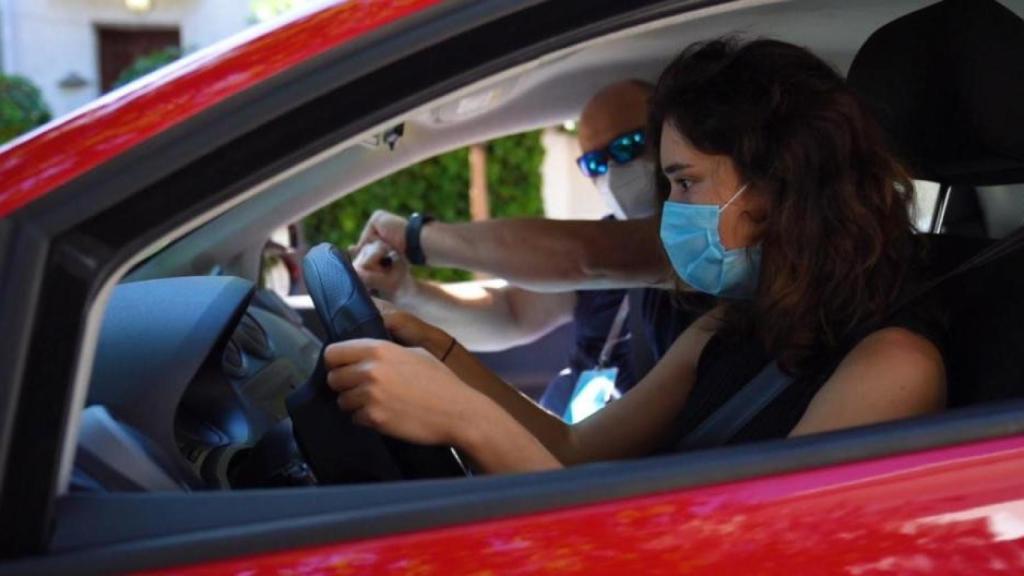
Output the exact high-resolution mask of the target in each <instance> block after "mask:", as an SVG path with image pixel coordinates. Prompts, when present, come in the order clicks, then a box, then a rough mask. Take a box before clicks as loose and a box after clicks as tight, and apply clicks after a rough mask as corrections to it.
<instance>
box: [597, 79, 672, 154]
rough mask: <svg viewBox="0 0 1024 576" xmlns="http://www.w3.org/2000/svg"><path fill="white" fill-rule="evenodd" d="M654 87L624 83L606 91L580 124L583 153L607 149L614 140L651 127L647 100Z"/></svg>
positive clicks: (604, 90)
mask: <svg viewBox="0 0 1024 576" xmlns="http://www.w3.org/2000/svg"><path fill="white" fill-rule="evenodd" d="M653 88H654V87H653V86H651V85H650V84H648V83H646V82H643V81H642V80H624V81H622V82H616V83H615V84H611V85H609V86H605V87H604V88H602V89H601V90H600V91H599V92H598V93H597V94H594V96H593V97H591V98H590V100H588V101H587V105H586V106H584V107H583V113H582V114H580V122H579V141H580V149H581V150H582V151H583V152H590V151H592V150H597V149H599V148H604V147H605V146H607V145H608V143H609V142H611V140H612V138H615V137H616V136H619V135H621V134H623V133H625V132H629V131H630V130H635V129H637V128H643V127H644V126H645V125H646V124H647V99H648V98H650V96H651V92H652V91H653Z"/></svg>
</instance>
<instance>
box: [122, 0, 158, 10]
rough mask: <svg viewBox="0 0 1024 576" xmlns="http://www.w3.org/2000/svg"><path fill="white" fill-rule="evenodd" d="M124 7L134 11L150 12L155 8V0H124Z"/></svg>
mask: <svg viewBox="0 0 1024 576" xmlns="http://www.w3.org/2000/svg"><path fill="white" fill-rule="evenodd" d="M124 7H125V8H127V9H129V10H131V11H132V12H149V11H150V10H152V9H153V0H124Z"/></svg>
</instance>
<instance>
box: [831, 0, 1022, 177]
mask: <svg viewBox="0 0 1024 576" xmlns="http://www.w3.org/2000/svg"><path fill="white" fill-rule="evenodd" d="M848 80H849V83H850V85H851V87H852V88H853V89H854V90H855V91H857V93H858V94H860V96H861V98H863V99H864V100H865V102H866V104H867V105H868V107H869V108H870V109H871V110H872V111H873V112H874V114H875V116H876V117H877V118H878V120H879V122H880V123H881V124H882V126H883V127H884V128H885V130H886V131H887V132H888V134H889V137H890V138H891V140H892V141H891V145H892V147H893V148H894V150H895V151H896V152H897V153H898V154H899V155H900V156H901V158H902V159H903V160H904V161H905V162H906V163H907V164H909V167H910V168H911V170H912V173H913V175H914V177H915V178H920V179H926V180H932V181H936V182H942V183H948V184H975V185H986V184H1010V183H1015V182H1024V104H1022V103H1024V20H1021V19H1020V18H1019V17H1018V16H1017V15H1016V14H1014V13H1013V12H1011V11H1010V10H1008V9H1007V8H1005V7H1004V6H1002V5H1000V4H999V3H998V2H995V1H994V0H943V1H942V2H939V3H937V4H933V5H931V6H928V7H927V8H924V9H921V10H918V11H916V12H912V13H910V14H907V15H906V16H903V17H901V18H899V19H896V20H893V21H892V22H890V23H889V24H886V25H885V26H883V27H882V28H880V29H878V30H877V31H875V33H874V34H872V35H871V37H870V38H868V40H867V41H866V42H865V43H864V46H862V47H861V49H860V51H859V52H858V53H857V56H856V58H855V59H854V61H853V64H852V65H851V67H850V72H849V74H848Z"/></svg>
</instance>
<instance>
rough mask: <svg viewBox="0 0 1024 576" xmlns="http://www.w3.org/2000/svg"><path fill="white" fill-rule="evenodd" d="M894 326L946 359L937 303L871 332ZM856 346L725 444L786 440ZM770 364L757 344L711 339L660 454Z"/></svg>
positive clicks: (802, 379) (798, 382) (797, 382)
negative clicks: (927, 342) (925, 341)
mask: <svg viewBox="0 0 1024 576" xmlns="http://www.w3.org/2000/svg"><path fill="white" fill-rule="evenodd" d="M894 326H898V327H902V328H906V329H908V330H911V331H913V332H915V333H916V334H919V335H921V336H923V337H925V338H927V339H928V340H930V341H931V342H932V343H933V344H935V346H936V347H937V348H938V349H939V351H940V353H942V355H943V357H944V358H945V357H946V354H945V351H946V347H947V340H948V323H947V321H946V317H945V314H944V313H942V311H941V309H940V308H939V307H938V306H937V304H936V302H934V301H929V302H924V303H922V304H920V305H915V306H912V307H909V308H908V309H907V310H906V311H905V312H902V313H900V314H898V315H897V316H896V317H894V318H892V319H890V320H889V321H887V322H884V323H882V324H881V325H879V326H878V327H877V328H875V330H878V329H882V328H887V327H894ZM865 335H866V334H865ZM856 344H857V342H855V343H854V344H852V345H850V346H848V347H845V348H844V349H841V350H836V352H835V353H834V354H831V355H829V358H827V359H825V360H824V361H822V362H820V363H819V364H818V365H819V366H820V368H818V369H816V370H813V371H810V372H808V373H805V374H799V375H797V376H796V378H795V379H794V380H793V382H792V383H791V384H790V385H789V387H788V388H786V390H784V391H783V392H782V393H781V394H779V396H778V397H777V398H775V399H774V400H773V401H772V402H771V403H769V404H768V405H767V406H766V407H765V409H764V410H762V411H761V412H760V413H758V414H757V415H756V416H754V418H753V419H751V421H750V422H749V423H747V425H746V426H744V427H743V428H742V429H740V431H739V432H738V433H737V434H736V435H735V436H734V437H733V438H732V439H730V440H729V441H728V442H727V444H736V443H742V442H751V441H756V440H768V439H773V438H785V437H786V436H788V435H789V433H790V432H791V431H792V430H793V428H795V427H796V425H797V423H798V422H799V421H800V418H801V417H803V415H804V412H805V411H806V410H807V407H808V405H810V403H811V399H813V398H814V395H815V394H817V393H818V390H820V389H821V387H822V386H823V385H824V384H825V382H826V381H827V380H828V379H829V377H831V376H832V373H833V372H834V371H835V369H836V368H837V367H838V366H839V363H840V362H842V360H843V358H844V357H845V356H846V355H847V354H848V353H849V352H850V350H852V349H853V347H854V346H855V345H856ZM772 360H773V358H772V357H771V356H770V355H769V354H768V353H767V352H766V351H765V349H764V347H763V346H762V345H761V344H760V343H759V342H758V341H757V340H756V339H753V338H749V339H727V338H724V337H721V336H720V335H718V334H715V335H714V336H712V337H711V339H710V340H708V343H707V344H706V345H705V347H704V350H703V351H702V352H701V356H700V359H699V360H698V363H697V380H696V382H695V383H694V387H693V390H692V391H691V393H690V396H689V398H688V399H687V401H686V404H685V405H684V406H683V409H682V411H681V413H680V414H679V416H678V418H677V420H676V426H675V428H674V430H673V432H672V433H671V435H670V436H671V437H670V438H667V442H666V444H665V445H664V451H666V452H671V451H676V450H677V448H676V447H677V445H678V444H679V441H680V440H682V439H683V438H684V437H685V436H686V435H687V434H688V433H689V432H691V431H692V430H693V429H694V428H696V427H697V426H698V425H699V424H700V423H701V422H703V421H704V420H705V419H707V418H708V417H709V416H711V415H712V414H713V413H714V412H715V411H716V410H718V408H720V407H721V406H722V405H723V404H725V402H726V401H728V400H729V399H730V398H732V396H733V395H734V394H736V393H737V392H739V391H740V389H741V388H743V386H744V385H745V384H746V383H747V382H749V381H750V380H752V379H753V378H754V377H755V376H757V374H758V373H759V372H760V371H761V369H762V368H764V367H765V365H767V364H768V363H769V362H770V361H772Z"/></svg>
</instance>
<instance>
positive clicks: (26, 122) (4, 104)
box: [0, 74, 51, 144]
mask: <svg viewBox="0 0 1024 576" xmlns="http://www.w3.org/2000/svg"><path fill="white" fill-rule="evenodd" d="M50 118H51V116H50V109H49V108H48V107H47V106H46V103H45V102H43V96H42V94H41V93H40V92H39V89H38V88H36V87H35V85H33V84H32V83H31V82H29V81H28V80H27V79H25V78H23V77H21V76H5V75H3V74H0V144H3V143H4V142H7V141H8V140H13V139H14V138H16V137H18V136H19V135H20V134H24V133H25V132H28V131H29V130H31V129H33V128H35V127H36V126H40V125H42V124H45V123H46V122H49V120H50Z"/></svg>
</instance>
